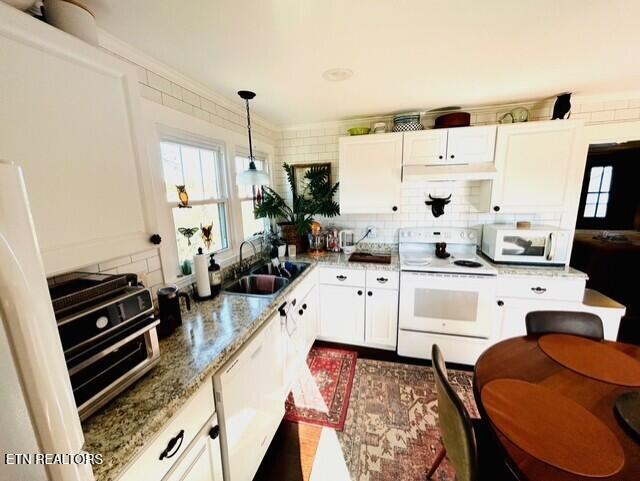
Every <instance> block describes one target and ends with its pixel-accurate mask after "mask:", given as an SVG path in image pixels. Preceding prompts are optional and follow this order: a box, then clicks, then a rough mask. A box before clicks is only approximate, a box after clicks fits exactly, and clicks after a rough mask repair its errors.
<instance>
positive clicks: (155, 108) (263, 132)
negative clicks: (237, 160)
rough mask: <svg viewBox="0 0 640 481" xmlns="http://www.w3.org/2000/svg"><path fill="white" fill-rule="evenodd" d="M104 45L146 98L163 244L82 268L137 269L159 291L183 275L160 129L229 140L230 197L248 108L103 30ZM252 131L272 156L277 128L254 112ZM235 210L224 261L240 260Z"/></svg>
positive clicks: (258, 144)
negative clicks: (133, 74)
mask: <svg viewBox="0 0 640 481" xmlns="http://www.w3.org/2000/svg"><path fill="white" fill-rule="evenodd" d="M100 44H101V47H102V48H103V49H104V50H106V51H107V52H108V53H110V54H112V55H114V56H116V57H118V58H120V59H121V60H124V61H126V62H128V63H130V64H132V65H133V66H135V67H136V70H137V74H138V85H139V88H140V95H141V97H142V99H144V100H143V112H142V114H143V120H144V122H145V124H146V125H145V127H146V130H147V132H146V134H147V135H146V138H145V139H143V142H144V143H145V144H146V149H147V152H148V155H149V156H150V164H151V167H152V170H153V172H152V176H151V178H150V179H144V181H145V182H148V183H149V184H151V185H150V188H151V190H152V191H153V192H154V206H155V208H156V209H157V214H158V217H159V219H158V222H159V233H160V234H161V236H162V237H163V242H162V244H161V246H160V248H153V249H150V250H148V251H145V252H136V253H134V252H132V253H131V255H128V256H124V257H119V258H117V259H95V263H94V264H92V265H89V266H86V267H84V268H82V269H80V270H84V271H89V272H106V273H135V274H138V276H139V277H140V279H141V281H142V282H143V283H144V284H145V286H147V287H150V288H151V289H152V292H153V294H154V296H155V294H156V292H157V289H158V288H159V287H160V286H162V285H163V284H164V283H166V282H174V281H176V280H177V277H178V275H179V271H178V266H177V260H175V261H174V258H176V252H175V251H176V249H175V246H173V245H172V243H173V238H174V237H175V232H174V228H173V223H172V220H170V219H169V218H168V209H167V208H166V199H165V196H164V190H163V189H164V185H163V184H162V172H161V169H160V158H159V137H158V129H159V128H169V129H175V130H176V131H183V132H190V133H192V134H196V135H200V136H202V137H206V138H208V139H211V140H214V141H217V142H220V143H222V144H223V145H224V151H225V156H226V159H225V160H226V161H227V162H226V163H227V173H228V178H227V182H228V185H229V187H230V192H229V195H230V196H235V195H236V193H235V182H234V179H235V172H234V170H233V162H234V157H235V153H236V150H237V148H241V149H242V148H246V145H247V142H248V141H247V129H246V113H245V111H244V107H243V105H242V103H241V100H240V99H239V98H238V99H237V100H236V99H233V100H230V99H225V98H223V97H221V96H220V95H219V94H217V93H216V92H213V91H210V90H208V89H206V88H205V87H203V86H201V85H198V84H196V83H195V82H193V81H192V80H191V79H189V78H186V77H184V76H183V75H182V74H180V73H179V72H177V71H175V70H173V69H171V68H170V67H167V66H166V65H163V64H161V63H159V62H157V61H156V60H155V59H153V58H151V57H148V56H147V55H145V54H143V53H141V52H139V51H136V50H135V49H133V48H132V47H130V46H129V45H127V44H125V43H123V42H121V41H119V40H118V39H116V38H114V37H111V36H109V35H108V34H106V33H104V32H101V33H100ZM251 120H252V132H253V137H254V140H255V148H256V150H257V151H260V152H261V153H263V154H266V155H267V156H272V154H273V152H274V145H275V141H276V138H277V137H278V132H279V131H278V129H277V127H275V126H273V125H272V124H270V123H269V122H267V121H265V120H264V119H261V118H260V117H259V116H255V115H252V119H251ZM236 207H238V208H236V209H233V208H232V209H230V212H229V213H230V220H229V223H230V230H231V232H229V239H230V243H231V247H230V249H229V250H228V251H227V252H225V253H222V254H221V255H220V256H217V257H216V259H217V260H218V262H220V263H221V264H222V265H223V266H224V265H228V264H229V263H232V262H234V261H235V259H236V257H237V249H238V246H239V242H240V241H241V240H242V239H241V238H240V237H241V235H242V233H241V228H242V227H241V219H240V217H239V214H240V213H239V206H236Z"/></svg>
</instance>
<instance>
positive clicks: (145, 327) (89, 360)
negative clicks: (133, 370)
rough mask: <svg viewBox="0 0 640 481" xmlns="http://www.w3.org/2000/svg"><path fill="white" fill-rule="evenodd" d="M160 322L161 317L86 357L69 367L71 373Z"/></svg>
mask: <svg viewBox="0 0 640 481" xmlns="http://www.w3.org/2000/svg"><path fill="white" fill-rule="evenodd" d="M158 324H160V319H155V320H154V321H153V322H152V323H151V324H147V325H146V326H144V327H143V328H141V329H139V330H137V331H135V332H132V333H131V334H129V335H128V336H127V337H125V338H124V339H121V340H119V341H118V342H116V343H115V344H112V345H110V346H109V347H107V348H106V349H104V350H103V351H100V352H99V353H97V354H94V355H93V356H91V357H90V358H89V359H86V360H84V361H82V362H81V363H80V364H78V365H77V366H73V367H72V368H71V369H69V375H70V376H72V375H74V374H75V373H77V372H78V371H80V370H82V369H84V368H85V367H87V366H89V365H90V364H93V363H94V362H96V361H97V360H98V359H101V358H103V357H104V356H106V355H107V354H109V353H110V352H113V351H115V350H116V349H118V348H120V347H122V346H124V345H125V344H126V343H128V342H130V341H132V340H133V339H135V338H136V337H139V336H142V335H143V334H146V333H147V332H149V331H150V330H151V329H155V327H156V326H157V325H158Z"/></svg>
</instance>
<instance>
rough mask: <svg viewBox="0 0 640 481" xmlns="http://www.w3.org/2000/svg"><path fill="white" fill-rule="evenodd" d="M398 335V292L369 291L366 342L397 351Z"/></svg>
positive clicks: (393, 290)
mask: <svg viewBox="0 0 640 481" xmlns="http://www.w3.org/2000/svg"><path fill="white" fill-rule="evenodd" d="M397 335H398V291H396V290H395V289H368V290H367V305H366V318H365V338H364V340H365V342H366V343H367V344H371V345H375V346H377V347H382V348H388V349H395V348H396V339H397Z"/></svg>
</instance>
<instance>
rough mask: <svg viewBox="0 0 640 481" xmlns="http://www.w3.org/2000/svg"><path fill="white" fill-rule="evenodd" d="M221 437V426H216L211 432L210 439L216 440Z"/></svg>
mask: <svg viewBox="0 0 640 481" xmlns="http://www.w3.org/2000/svg"><path fill="white" fill-rule="evenodd" d="M219 435H220V426H218V425H217V424H216V425H215V426H213V427H212V428H211V429H210V430H209V437H210V438H211V439H216V438H217V437H218V436H219Z"/></svg>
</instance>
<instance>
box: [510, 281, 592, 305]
mask: <svg viewBox="0 0 640 481" xmlns="http://www.w3.org/2000/svg"><path fill="white" fill-rule="evenodd" d="M584 286H585V280H584V279H553V278H544V277H530V278H528V277H501V278H500V279H499V281H498V296H502V297H516V298H524V299H544V300H558V301H582V297H583V295H584Z"/></svg>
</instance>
